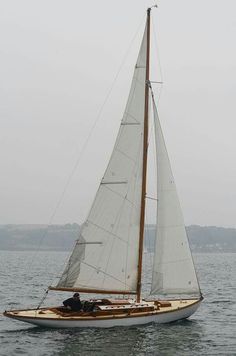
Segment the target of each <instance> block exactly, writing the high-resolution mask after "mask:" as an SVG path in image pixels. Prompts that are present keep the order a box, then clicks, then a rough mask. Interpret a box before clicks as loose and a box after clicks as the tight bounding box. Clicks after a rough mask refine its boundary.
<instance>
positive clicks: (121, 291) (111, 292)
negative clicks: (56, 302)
mask: <svg viewBox="0 0 236 356" xmlns="http://www.w3.org/2000/svg"><path fill="white" fill-rule="evenodd" d="M48 289H50V290H60V291H64V292H81V293H96V294H127V295H129V294H136V293H137V292H135V291H132V292H128V291H125V290H108V289H107V290H103V289H93V288H91V289H90V288H64V287H51V286H50V287H48Z"/></svg>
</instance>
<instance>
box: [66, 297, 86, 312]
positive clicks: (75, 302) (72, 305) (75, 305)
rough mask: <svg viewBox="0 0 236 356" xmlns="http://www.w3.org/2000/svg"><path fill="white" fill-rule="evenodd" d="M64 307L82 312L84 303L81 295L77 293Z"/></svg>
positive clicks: (67, 300)
mask: <svg viewBox="0 0 236 356" xmlns="http://www.w3.org/2000/svg"><path fill="white" fill-rule="evenodd" d="M63 305H64V306H65V307H66V308H67V309H69V310H71V311H80V310H81V309H82V303H81V300H80V295H79V293H75V294H74V295H73V297H72V298H68V299H66V300H64V302H63Z"/></svg>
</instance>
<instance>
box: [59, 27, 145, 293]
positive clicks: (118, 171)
mask: <svg viewBox="0 0 236 356" xmlns="http://www.w3.org/2000/svg"><path fill="white" fill-rule="evenodd" d="M146 48H147V31H146V29H145V32H144V36H143V40H142V44H141V48H140V52H139V55H138V60H137V64H136V66H135V70H134V76H133V80H132V85H131V89H130V93H129V97H128V102H127V105H126V108H125V112H124V115H123V119H122V121H121V126H120V129H119V133H118V137H117V140H116V143H115V147H114V149H113V152H112V155H111V158H110V161H109V164H108V167H107V169H106V172H105V174H104V177H103V179H102V181H101V184H100V186H99V189H98V191H97V194H96V197H95V200H94V202H93V205H92V208H91V210H90V213H89V215H88V218H87V220H86V222H85V223H84V224H83V226H82V229H81V232H80V237H79V239H78V241H77V244H76V246H75V248H74V250H73V252H72V255H71V257H70V259H69V262H68V264H67V266H66V268H65V271H64V273H63V274H62V277H61V279H60V280H59V283H58V285H57V288H62V287H64V288H78V289H79V288H81V289H82V288H87V289H94V290H101V291H106V290H115V291H126V292H135V291H136V287H137V266H138V250H139V230H140V228H139V225H140V209H141V185H142V166H143V163H142V156H143V123H144V97H145V74H146V50H147V49H146Z"/></svg>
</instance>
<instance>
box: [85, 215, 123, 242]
mask: <svg viewBox="0 0 236 356" xmlns="http://www.w3.org/2000/svg"><path fill="white" fill-rule="evenodd" d="M87 221H88V223H89V224H91V225H94V226H95V227H97V228H98V229H101V230H103V231H105V232H107V233H108V234H110V235H113V236H114V237H117V238H118V239H119V240H120V241H122V242H123V243H125V244H127V241H125V240H123V239H122V238H121V237H120V236H118V235H116V234H114V232H112V231H109V230H107V229H105V228H104V227H102V226H100V225H97V224H95V223H93V222H92V221H90V220H87Z"/></svg>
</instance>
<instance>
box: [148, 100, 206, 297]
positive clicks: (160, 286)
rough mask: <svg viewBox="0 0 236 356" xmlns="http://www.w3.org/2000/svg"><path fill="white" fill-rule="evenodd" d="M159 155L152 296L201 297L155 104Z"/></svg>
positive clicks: (156, 138) (157, 150) (156, 137)
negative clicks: (180, 295)
mask: <svg viewBox="0 0 236 356" xmlns="http://www.w3.org/2000/svg"><path fill="white" fill-rule="evenodd" d="M153 112H154V125H155V140H156V152H157V229H156V244H155V255H154V264H153V274H152V288H151V294H158V295H168V294H172V295H173V294H176V295H177V294H186V295H190V294H191V295H196V294H197V295H199V294H200V291H199V285H198V280H197V276H196V272H195V268H194V264H193V260H192V255H191V251H190V248H189V244H188V238H187V234H186V230H185V225H184V220H183V216H182V211H181V207H180V203H179V199H178V195H177V191H176V186H175V182H174V178H173V174H172V171H171V166H170V161H169V157H168V153H167V150H166V146H165V141H164V137H163V134H162V130H161V126H160V121H159V118H158V113H157V109H156V105H155V102H154V100H153Z"/></svg>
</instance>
